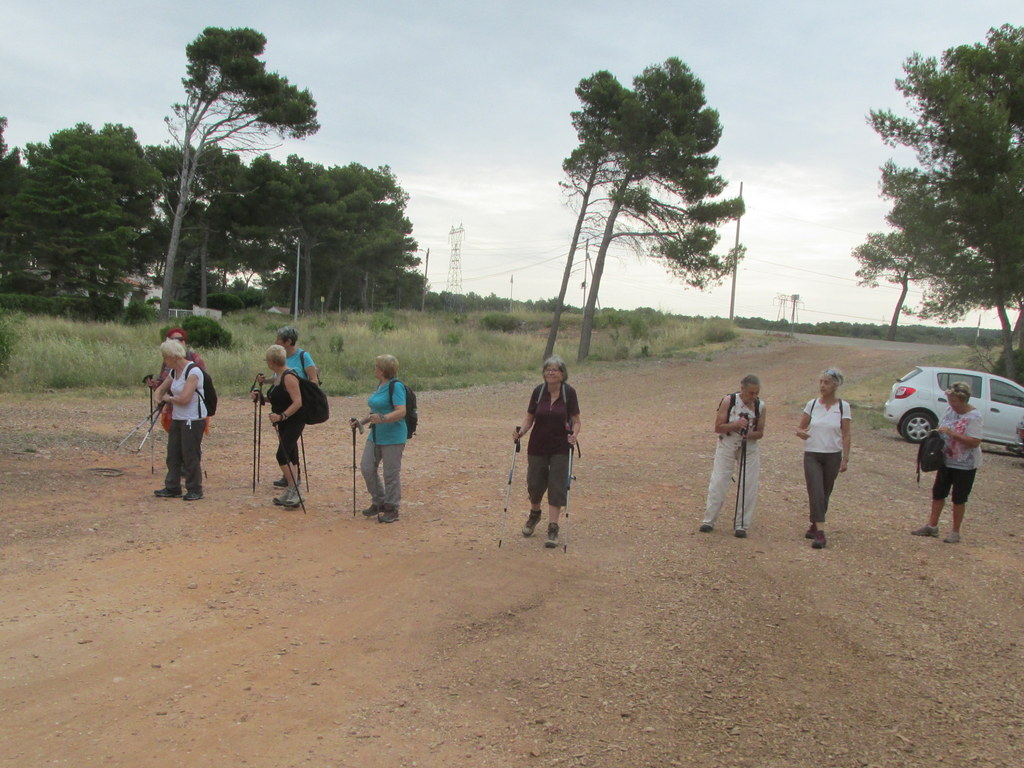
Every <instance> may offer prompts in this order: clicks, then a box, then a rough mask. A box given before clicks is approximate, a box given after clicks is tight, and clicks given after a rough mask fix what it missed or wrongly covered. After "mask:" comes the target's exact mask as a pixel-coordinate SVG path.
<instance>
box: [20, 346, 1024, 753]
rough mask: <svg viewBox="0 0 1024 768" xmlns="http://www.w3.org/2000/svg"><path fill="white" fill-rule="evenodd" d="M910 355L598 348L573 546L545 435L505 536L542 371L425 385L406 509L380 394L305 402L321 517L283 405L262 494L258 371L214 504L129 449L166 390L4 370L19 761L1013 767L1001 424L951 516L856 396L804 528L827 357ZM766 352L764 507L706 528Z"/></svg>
mask: <svg viewBox="0 0 1024 768" xmlns="http://www.w3.org/2000/svg"><path fill="white" fill-rule="evenodd" d="M915 362H917V361H916V360H915V359H912V358H908V356H907V353H906V352H905V351H902V350H896V351H893V350H885V349H882V350H878V349H853V348H842V349H840V348H836V347H830V346H827V345H824V346H823V345H818V344H814V345H811V344H806V343H800V342H791V341H781V340H780V341H773V342H771V343H770V344H769V345H768V346H756V345H754V344H752V345H749V346H746V347H742V348H739V349H734V350H731V351H727V352H724V353H722V354H719V355H717V356H716V357H715V358H714V359H713V360H711V361H703V360H702V361H694V362H689V363H671V364H647V365H642V366H640V365H638V366H635V367H624V368H622V369H620V370H619V371H617V372H608V373H600V374H583V375H573V376H572V383H574V384H575V385H576V386H577V387H578V390H579V393H580V401H581V405H582V409H583V425H584V429H583V433H582V435H581V443H582V447H583V456H582V458H581V459H580V460H578V461H577V465H576V476H577V482H576V484H575V485H574V488H573V493H572V497H571V507H570V513H571V518H570V523H569V526H568V529H569V543H568V551H567V552H563V551H562V549H558V550H550V549H545V548H544V547H543V545H542V540H543V537H542V536H540V535H538V536H536V537H535V538H533V539H523V538H522V537H521V536H520V535H519V534H518V528H519V527H520V526H521V524H522V521H523V518H524V516H525V509H526V504H525V492H524V490H523V487H522V484H523V482H524V481H525V466H523V465H520V467H518V468H517V477H516V480H515V485H514V489H515V492H514V504H513V514H512V516H511V519H510V521H509V523H508V527H507V529H504V533H502V531H503V529H502V527H501V517H502V516H501V511H502V507H503V504H504V492H505V488H506V481H507V473H508V466H509V460H510V459H511V443H510V441H509V438H508V435H509V431H510V430H511V428H512V426H513V425H514V424H515V423H517V421H518V420H519V418H520V416H521V413H522V411H523V410H524V409H525V404H526V401H527V399H528V397H529V393H530V388H531V385H530V384H522V385H501V386H495V387H487V388H475V389H470V390H464V391H449V392H426V393H422V394H421V395H420V411H421V421H420V434H419V435H417V437H416V438H415V439H414V441H413V443H412V444H411V445H410V447H409V448H408V450H407V452H406V460H405V468H404V492H405V501H404V504H403V506H402V519H401V520H400V521H399V522H398V523H397V524H394V525H379V524H377V523H376V522H372V521H367V520H365V519H363V518H362V516H358V517H353V515H352V495H351V481H352V473H351V464H352V444H351V440H350V437H349V433H348V431H347V429H344V428H343V426H342V420H343V418H344V417H346V416H347V415H349V414H350V413H358V412H361V411H362V406H361V405H360V404H358V403H357V402H356V401H355V400H351V399H344V398H334V399H332V409H333V414H334V420H332V421H331V422H329V423H328V424H327V425H323V426H321V427H316V428H310V430H309V433H308V436H307V438H306V449H307V455H308V462H309V476H310V479H311V483H312V490H311V491H310V493H309V494H308V501H307V507H308V510H309V512H308V514H305V515H304V514H302V512H301V511H291V510H282V509H279V508H275V507H274V506H273V505H271V503H270V499H271V497H272V488H271V487H270V481H271V480H273V479H274V478H275V477H277V474H276V471H275V470H274V468H273V467H272V463H273V462H272V450H271V446H270V441H271V438H270V437H269V436H267V435H265V439H266V441H267V442H266V443H265V444H264V447H263V455H264V458H265V461H264V464H263V471H262V474H263V483H262V486H261V488H260V489H259V490H258V492H257V493H256V494H255V495H253V494H252V492H251V459H252V408H251V406H250V405H249V404H248V402H247V401H245V400H243V399H241V398H237V399H236V398H231V397H228V396H227V393H221V405H220V409H221V414H220V415H219V416H218V417H217V422H218V423H217V425H216V428H215V432H214V434H213V435H211V436H210V437H209V438H208V439H207V443H206V445H205V446H204V448H205V457H204V463H205V466H206V469H207V471H208V475H209V477H208V480H207V484H206V498H205V499H204V500H203V501H201V502H196V503H191V504H187V503H183V502H181V501H179V500H159V499H155V498H153V496H152V491H153V489H155V488H157V487H159V485H160V484H161V470H160V463H161V458H162V457H161V453H162V451H161V450H158V451H157V454H156V464H157V468H156V469H157V472H156V474H151V473H150V454H149V452H148V450H146V451H143V452H142V453H141V454H131V453H127V452H123V451H122V452H117V453H115V452H113V451H112V450H111V448H112V446H113V445H115V444H116V443H117V441H118V440H119V439H120V438H121V437H122V436H123V434H124V432H125V431H126V430H127V428H128V426H130V425H131V424H132V423H134V422H135V421H136V420H137V419H138V418H139V417H140V415H139V414H138V413H136V411H138V410H139V408H138V407H137V406H138V404H133V403H128V402H125V401H107V400H92V401H91V400H86V399H70V400H68V399H64V400H58V399H55V398H49V397H42V398H40V399H38V400H34V401H32V402H30V403H29V404H27V405H26V404H22V403H19V402H18V401H17V400H16V399H14V398H12V397H10V396H4V397H2V398H0V405H2V407H3V410H4V414H5V431H4V432H3V433H2V435H0V485H2V489H0V493H2V496H0V499H2V501H0V504H2V506H3V512H2V514H0V659H2V662H3V664H2V672H0V765H11V766H18V767H19V768H22V767H34V766H44V765H47V766H50V765H70V766H76V767H78V766H92V765H96V766H100V765H102V766H132V767H133V768H137V767H139V766H170V765H187V766H190V767H196V768H198V767H206V766H209V767H211V768H213V767H214V766H216V767H217V768H223V767H224V766H254V767H257V768H279V767H284V766H317V767H318V768H319V767H327V766H331V767H348V766H363V767H367V766H368V767H373V766H381V767H382V768H383V767H385V766H386V767H388V768H392V767H394V766H431V767H432V766H446V767H447V766H455V767H462V766H465V767H466V768H468V767H469V766H472V767H473V768H480V767H481V766H495V767H498V766H520V765H521V766H580V767H583V766H601V767H602V768H604V767H607V768H614V767H618V766H712V767H713V766H750V767H751V768H754V767H757V768H792V767H794V766H814V767H815V768H825V767H828V766H836V767H842V768H854V767H864V766H886V767H888V766H935V765H948V766H966V765H970V766H1015V767H1018V766H1020V765H1021V764H1022V758H1021V755H1022V754H1024V748H1022V743H1021V742H1022V739H1024V731H1022V725H1024V718H1022V712H1024V692H1022V685H1024V683H1022V681H1024V657H1022V650H1021V633H1022V629H1024V608H1022V602H1021V594H1022V587H1024V568H1022V564H1024V562H1022V561H1024V550H1022V543H1021V542H1022V539H1021V536H1020V535H1019V534H1018V531H1019V528H1020V517H1021V502H1020V498H1021V493H1020V488H1021V479H1022V463H1021V460H1020V459H1015V458H1011V457H1008V456H1004V455H998V454H986V457H985V466H984V467H983V468H982V470H981V472H980V473H979V477H978V482H977V484H976V486H975V490H974V494H973V496H972V498H971V503H970V504H969V506H968V513H967V520H966V522H965V525H964V529H963V534H964V540H963V543H961V544H959V545H947V544H943V543H942V542H941V541H939V540H937V539H927V540H922V539H919V538H915V537H911V536H909V535H908V531H909V530H910V528H911V527H914V526H916V525H918V524H920V523H921V522H922V521H923V516H924V514H925V511H926V508H927V504H928V502H927V499H928V487H929V486H928V484H927V481H923V482H922V484H921V486H917V485H915V483H914V479H913V456H914V449H913V448H912V447H911V446H908V445H907V444H906V443H903V442H901V441H899V440H898V439H897V437H896V434H895V431H893V430H877V431H871V430H868V429H866V428H864V426H863V425H860V428H858V424H857V422H856V421H855V423H854V451H853V458H852V461H851V464H850V471H849V472H848V473H847V474H846V475H845V476H843V477H841V479H840V481H839V483H838V485H837V489H836V491H835V494H834V496H833V504H832V509H831V511H830V526H829V530H830V533H829V546H828V548H827V549H826V550H824V551H815V550H812V549H810V548H809V546H808V542H807V541H805V540H804V539H803V531H804V529H805V527H806V522H805V521H806V500H805V492H804V485H803V479H802V470H801V463H800V451H801V445H800V444H799V441H798V440H797V439H796V438H795V437H793V436H792V431H793V426H794V425H795V422H796V420H797V415H798V411H799V408H800V407H801V405H802V403H803V402H805V401H806V400H807V399H808V398H810V397H811V396H813V395H814V392H815V381H816V376H817V373H818V371H819V370H821V368H822V367H823V366H824V365H826V364H829V363H838V364H839V365H840V366H841V367H843V369H844V370H845V371H846V373H847V374H848V380H849V381H853V382H856V381H858V380H864V379H866V378H870V377H872V376H875V375H877V374H878V373H879V372H881V371H888V370H891V369H895V370H899V371H900V372H902V369H905V368H909V367H910V365H912V364H913V363H915ZM570 370H571V368H570ZM751 371H753V372H757V373H759V374H760V375H761V376H762V379H763V382H764V386H763V391H762V394H763V396H764V399H765V402H766V404H767V416H768V419H769V424H768V434H767V436H766V438H765V441H764V444H763V447H762V456H763V460H762V474H761V477H762V480H761V494H760V504H759V510H758V513H757V516H756V518H755V520H754V526H753V529H752V530H751V535H750V537H749V538H747V539H745V540H740V539H736V538H734V537H732V536H731V531H730V530H729V526H728V525H727V524H726V525H723V526H720V527H719V529H718V530H716V531H715V532H714V533H712V534H709V535H708V534H698V533H697V525H698V523H699V519H700V514H701V511H702V507H703V497H704V492H705V489H706V484H707V479H708V476H709V473H710V469H711V458H712V453H713V449H714V438H713V436H712V435H711V432H710V424H711V422H712V420H713V414H714V409H715V406H716V405H717V402H718V398H719V397H720V396H721V395H722V394H724V393H726V392H729V391H732V389H734V388H735V384H736V382H738V380H739V379H740V378H741V377H742V376H743V375H744V374H745V373H748V372H751ZM369 383H370V382H368V388H369ZM162 447H163V443H162V442H161V443H160V445H159V448H160V449H162ZM360 447H361V446H360ZM98 468H108V469H114V470H118V471H119V472H120V473H121V474H117V473H97V472H94V471H92V470H95V469H98ZM110 474H114V475H116V476H108V475H110ZM359 502H360V505H362V504H363V503H364V502H365V494H364V493H362V492H360V493H359ZM731 503H732V499H731V497H730V499H729V502H728V504H731ZM726 516H727V515H726ZM946 526H947V521H946V520H943V523H942V527H943V529H945V528H946ZM499 536H501V537H502V538H503V545H502V547H501V548H500V549H499V548H498V547H497V542H498V539H499Z"/></svg>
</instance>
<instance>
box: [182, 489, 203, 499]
mask: <svg viewBox="0 0 1024 768" xmlns="http://www.w3.org/2000/svg"><path fill="white" fill-rule="evenodd" d="M201 498H203V492H202V491H189V492H188V493H186V494H185V495H184V496H182V497H181V500H182V501H199V500H200V499H201Z"/></svg>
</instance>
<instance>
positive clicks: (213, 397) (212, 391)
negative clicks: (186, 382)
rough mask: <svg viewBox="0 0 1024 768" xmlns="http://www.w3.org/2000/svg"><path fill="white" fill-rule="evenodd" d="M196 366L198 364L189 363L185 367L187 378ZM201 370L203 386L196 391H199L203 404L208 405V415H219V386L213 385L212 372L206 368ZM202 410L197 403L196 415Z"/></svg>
mask: <svg viewBox="0 0 1024 768" xmlns="http://www.w3.org/2000/svg"><path fill="white" fill-rule="evenodd" d="M196 367H197V366H196V364H195V363H189V364H188V365H187V366H186V367H185V378H186V379H187V378H188V374H189V371H191V370H192V369H193V368H196ZM199 370H201V371H202V372H203V387H202V389H197V390H196V392H198V393H199V399H200V400H202V401H203V405H205V406H206V415H207V416H216V415H217V388H216V387H215V386H213V377H212V376H211V375H210V372H209V371H207V370H205V369H204V368H200V369H199ZM202 412H203V411H202V409H201V408H200V407H199V404H198V403H196V415H197V416H198V415H199V414H201V413H202Z"/></svg>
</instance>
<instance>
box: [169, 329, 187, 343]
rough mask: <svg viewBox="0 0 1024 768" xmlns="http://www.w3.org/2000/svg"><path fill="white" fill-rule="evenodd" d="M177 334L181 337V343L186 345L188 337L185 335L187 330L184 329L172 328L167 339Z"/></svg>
mask: <svg viewBox="0 0 1024 768" xmlns="http://www.w3.org/2000/svg"><path fill="white" fill-rule="evenodd" d="M176 334H177V335H179V336H181V343H182V344H184V343H186V342H187V341H188V336H186V335H185V329H184V328H170V329H168V331H167V336H166V337H165V338H168V339H169V338H171V336H174V335H176Z"/></svg>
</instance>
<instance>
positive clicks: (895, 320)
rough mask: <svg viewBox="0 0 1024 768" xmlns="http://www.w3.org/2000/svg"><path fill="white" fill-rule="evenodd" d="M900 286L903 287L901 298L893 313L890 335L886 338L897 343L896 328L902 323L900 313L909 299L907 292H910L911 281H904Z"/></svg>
mask: <svg viewBox="0 0 1024 768" xmlns="http://www.w3.org/2000/svg"><path fill="white" fill-rule="evenodd" d="M900 285H902V286H903V290H902V291H900V298H899V300H898V301H897V302H896V309H895V310H894V311H893V313H892V322H891V323H889V334H888V335H887V336H886V338H887V339H888V340H889V341H896V326H897V325H899V322H900V312H901V311H902V310H903V302H904V301H906V299H907V291H908V290H910V281H909V280H902V281H900Z"/></svg>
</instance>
